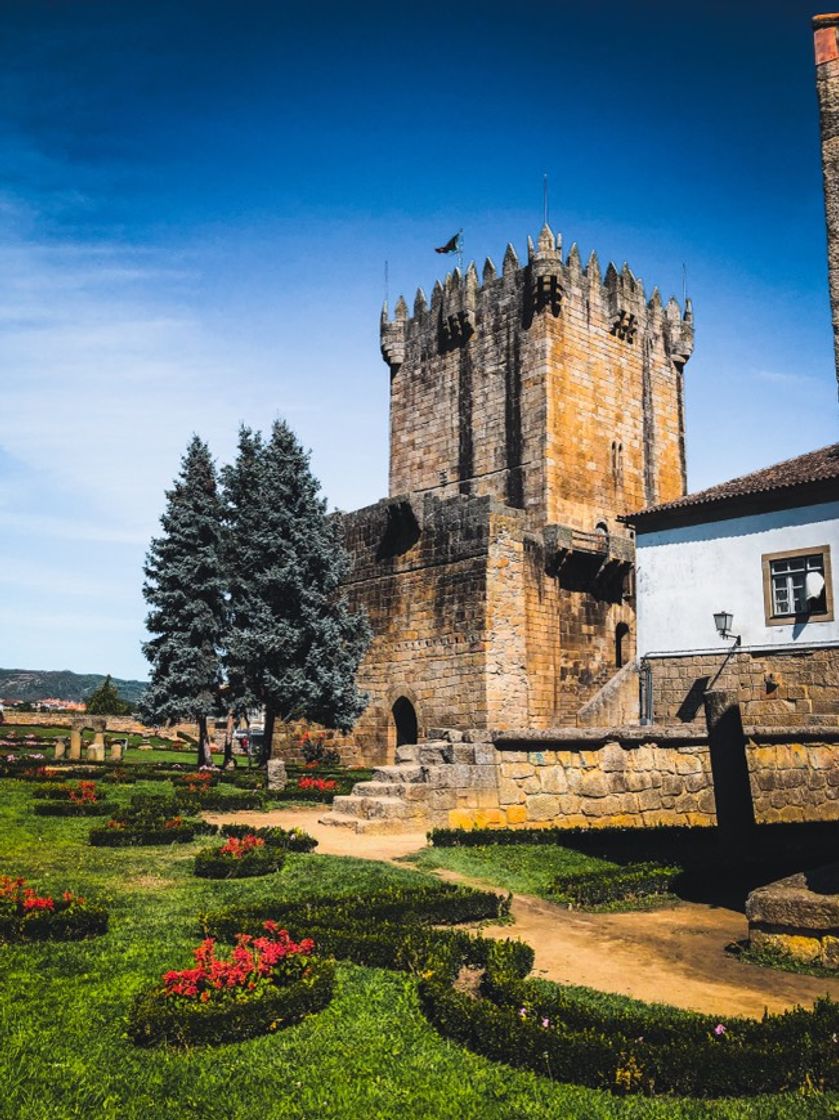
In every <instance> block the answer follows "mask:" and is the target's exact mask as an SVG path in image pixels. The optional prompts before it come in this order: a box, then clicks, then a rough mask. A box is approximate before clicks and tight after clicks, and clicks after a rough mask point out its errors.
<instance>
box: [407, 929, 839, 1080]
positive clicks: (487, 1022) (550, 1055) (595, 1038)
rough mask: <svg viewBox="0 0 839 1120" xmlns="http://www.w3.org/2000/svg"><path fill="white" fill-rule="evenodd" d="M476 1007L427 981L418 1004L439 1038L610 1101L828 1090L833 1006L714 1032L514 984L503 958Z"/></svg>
mask: <svg viewBox="0 0 839 1120" xmlns="http://www.w3.org/2000/svg"><path fill="white" fill-rule="evenodd" d="M481 990H482V995H483V997H484V998H482V999H478V1000H475V999H471V998H469V997H468V996H465V995H463V994H462V993H459V992H456V991H453V990H452V988H451V987H450V986H449V985H447V984H445V983H443V982H441V980H440V978H438V977H430V978H427V979H424V980H423V981H422V982H421V984H420V1002H421V1006H422V1008H423V1011H424V1013H425V1014H426V1016H427V1017H428V1019H429V1020H430V1021H431V1022H432V1024H433V1025H434V1026H435V1027H436V1028H437V1029H438V1030H439V1031H440V1033H441V1034H444V1035H445V1036H446V1037H447V1038H452V1039H454V1040H456V1041H458V1042H460V1043H462V1044H463V1045H465V1046H467V1047H468V1048H469V1049H470V1050H474V1051H475V1052H476V1053H479V1054H482V1055H484V1056H485V1057H488V1058H491V1059H493V1060H495V1061H503V1062H506V1063H507V1064H508V1065H514V1066H521V1067H524V1068H526V1069H530V1070H533V1071H534V1072H535V1073H539V1074H541V1075H543V1076H548V1077H551V1078H553V1079H554V1080H557V1081H568V1082H573V1083H576V1084H580V1085H586V1086H589V1087H590V1088H595V1089H605V1090H608V1091H610V1092H612V1093H618V1094H627V1093H644V1094H648V1095H651V1094H659V1093H676V1094H679V1095H686V1096H694V1097H718V1096H753V1095H756V1094H759V1093H777V1092H780V1091H784V1090H789V1089H797V1088H805V1087H817V1088H823V1089H827V1090H829V1089H835V1088H839V1066H837V1061H836V1044H835V1041H834V1038H835V1036H836V1031H837V1028H839V1005H837V1004H835V1003H832V1002H831V1001H829V1000H820V1001H819V1002H818V1003H817V1004H816V1006H815V1008H814V1009H813V1010H812V1011H805V1010H803V1009H801V1008H796V1009H795V1010H793V1011H789V1012H786V1013H785V1014H783V1015H775V1016H767V1017H765V1018H764V1019H763V1020H762V1021H760V1022H758V1021H754V1020H744V1019H726V1020H725V1021H724V1022H719V1021H718V1020H716V1019H714V1018H712V1017H709V1016H707V1015H698V1014H695V1013H692V1012H688V1011H680V1010H678V1009H677V1008H672V1007H665V1006H661V1005H656V1004H644V1003H640V1002H638V1001H636V1000H631V999H627V998H625V997H621V996H609V995H604V994H603V993H601V992H595V991H592V990H591V989H588V988H578V987H572V986H570V985H569V986H564V985H558V984H552V983H549V982H546V981H538V980H523V979H522V978H521V972H520V971H519V970H517V969H516V968H514V967H513V966H512V962H511V961H509V960H508V959H507V958H506V957H505V955H504V952H503V950H499V949H498V948H494V949H492V950H491V951H490V953H489V956H488V960H487V969H486V973H485V976H484V980H483V983H482V989H481Z"/></svg>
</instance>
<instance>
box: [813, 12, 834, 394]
mask: <svg viewBox="0 0 839 1120" xmlns="http://www.w3.org/2000/svg"><path fill="white" fill-rule="evenodd" d="M813 45H814V47H815V51H816V88H817V90H818V95H819V116H820V119H821V141H822V173H823V175H824V210H825V220H826V224H827V267H828V275H829V279H830V311H831V318H832V320H833V353H834V358H835V361H836V379H837V383H839V12H830V13H828V14H826V15H820V16H814V17H813Z"/></svg>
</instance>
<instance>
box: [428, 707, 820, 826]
mask: <svg viewBox="0 0 839 1120" xmlns="http://www.w3.org/2000/svg"><path fill="white" fill-rule="evenodd" d="M453 734H455V735H456V734H457V733H453ZM467 734H468V733H467ZM479 734H480V733H473V734H472V736H471V737H473V738H477V737H478V735H479ZM789 738H794V739H795V741H788V740H789ZM779 739H783V741H778V740H779ZM747 740H748V741H747V744H746V748H745V751H746V760H747V764H748V770H749V778H750V785H751V790H752V800H753V804H754V810H755V818H756V820H757V821H758V822H759V823H769V822H774V821H817V820H837V821H839V734H836V733H835V732H834V733H831V732H829V731H821V732H819V733H818V734H817V733H815V732H814V731H813V729H809V730H808V729H797V733H796V735H795V736H794V737H789V736H780V735H779V733H778V732H777V731H775V730H773V729H763V728H752V729H747ZM493 746H494V751H495V755H494V757H495V780H496V786H495V790H494V791H493V792H494V793H496V794H497V801H496V803H495V804H492V803H491V799H490V797H489V796H488V784H487V783H484V785H483V788H482V789H481V790H480V791H479V790H476V789H475V788H474V787H470V786H469V785H468V784H467V783H466V782H464V783H459V782H457V781H455V780H454V779H455V776H456V775H455V773H453V775H452V779H453V780H452V782H451V783H450V784H449V786H448V798H447V804H446V805H445V806H444V805H443V804H442V803H441V804H440V805H439V806H437V805H436V804H435V805H434V806H431V805H429V808H430V809H431V812H432V817H433V823H435V824H438V825H442V824H446V825H448V826H449V827H455V828H457V827H466V828H469V827H477V828H485V827H490V828H492V827H522V828H537V827H538V828H544V827H557V828H574V827H588V826H593V827H607V826H608V827H619V826H620V827H648V826H651V825H659V824H660V825H700V826H702V825H714V824H716V806H715V799H714V780H713V773H712V769H711V754H710V750H709V747H708V743H707V739H706V738H705V737H704V736H699V735H690V734H685V733H679V732H674V731H673V730H672V729H656V728H621V729H617V730H615V731H604V730H602V729H561V730H558V731H555V732H547V733H546V732H529V733H525V734H523V735H512V734H496V735H495V736H494V737H493ZM444 810H445V812H444Z"/></svg>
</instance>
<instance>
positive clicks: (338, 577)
mask: <svg viewBox="0 0 839 1120" xmlns="http://www.w3.org/2000/svg"><path fill="white" fill-rule="evenodd" d="M222 481H223V485H224V498H225V503H226V509H227V516H228V537H227V540H228V546H229V554H228V562H227V567H228V572H229V590H230V604H229V606H230V626H229V629H228V634H227V653H226V664H227V670H228V676H229V681H230V688H231V692H232V694H233V695H234V696H235V697H237V699H238V700H239V702H242V703H245V704H249V705H250V704H261V705H264V708H265V733H264V741H263V759H265V758H267V757H268V756H269V755H270V753H271V741H272V737H273V731H274V724H275V721H276V720H277V719H279V720H281V721H288V720H291V719H301V718H305V719H310V720H313V721H315V722H317V723H322V724H325V725H326V726H328V727H337V728H340V729H341V730H344V731H348V730H349V729H350V728H351V727H352V725H353V724H354V723H355V721H356V719H357V718H358V716H359V715H360V714H361V712H362V711H363V710H364V706H365V704H366V696H364V695H363V694H361V693H359V691H358V689H357V688H356V685H355V674H356V671H357V669H358V665H359V662H360V661H361V658H362V656H363V654H364V651H365V649H366V648H367V645H368V643H369V641H370V628H369V626H368V624H367V620H366V618H365V617H364V615H363V614H354V613H353V612H352V611H350V610H349V607H348V606H347V604H346V602H345V601H344V599H343V598H342V597H341V593H340V584H341V581H342V579H343V578H344V576H345V575H346V574H347V572H348V569H349V558H348V556H347V554H346V552H345V550H344V549H343V547H342V545H341V542H340V539H339V529H338V525H337V524H336V522H335V519H334V518H330V517H328V516H327V513H326V502H325V500H324V499H322V498H321V497H319V490H320V485H319V483H318V482H317V480H316V479H315V478H314V477H313V475H312V473H311V470H310V467H309V456H308V454H307V453H306V452H305V451H304V450H303V448H302V447H301V446H300V444H299V443H298V441H297V439H296V438H295V436H294V434H293V432H292V431H291V430H290V428H289V427H288V426H287V425H286V424H285V423H283V422H281V421H277V422H276V423H275V424H274V425H273V427H272V430H271V436H270V439H269V440H268V441H267V442H265V441H263V439H262V437H261V435H260V434H259V433H254V432H251V431H250V430H249V429H248V428H244V427H243V428H242V429H241V431H240V435H239V453H238V456H237V459H236V462H235V463H234V464H233V465H232V466H230V467H225V468H224V470H223V472H222Z"/></svg>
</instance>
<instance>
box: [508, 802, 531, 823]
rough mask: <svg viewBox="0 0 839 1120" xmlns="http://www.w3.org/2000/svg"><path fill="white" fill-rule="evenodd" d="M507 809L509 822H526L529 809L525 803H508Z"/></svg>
mask: <svg viewBox="0 0 839 1120" xmlns="http://www.w3.org/2000/svg"><path fill="white" fill-rule="evenodd" d="M505 811H506V814H507V824H524V823H525V821H526V820H527V809H526V808H525V806H524V805H508V806H507V809H506V810H505Z"/></svg>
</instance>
